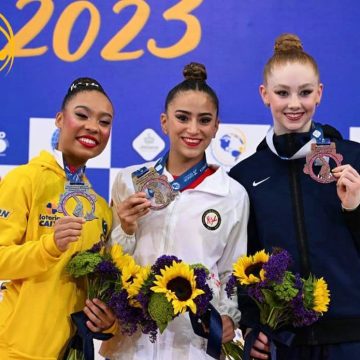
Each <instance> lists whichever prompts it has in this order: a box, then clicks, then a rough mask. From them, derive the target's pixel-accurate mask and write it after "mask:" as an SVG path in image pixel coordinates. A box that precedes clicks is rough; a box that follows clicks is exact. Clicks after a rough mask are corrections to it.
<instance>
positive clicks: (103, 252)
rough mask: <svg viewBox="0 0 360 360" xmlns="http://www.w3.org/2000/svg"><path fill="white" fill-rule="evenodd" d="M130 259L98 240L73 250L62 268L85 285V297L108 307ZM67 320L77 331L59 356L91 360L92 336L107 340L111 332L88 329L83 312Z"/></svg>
mask: <svg viewBox="0 0 360 360" xmlns="http://www.w3.org/2000/svg"><path fill="white" fill-rule="evenodd" d="M132 262H134V260H133V259H132V257H131V256H130V255H127V254H124V253H123V251H122V248H121V246H120V245H114V246H112V247H111V248H110V249H106V248H105V244H104V241H103V240H102V241H100V242H98V243H96V244H95V245H94V246H93V247H92V248H91V249H88V250H85V251H80V252H78V253H76V254H75V255H74V256H73V257H72V258H71V259H70V261H69V262H68V264H67V266H66V268H65V270H66V271H67V273H68V274H69V275H71V276H72V277H73V278H74V279H76V280H77V281H78V282H79V283H80V284H81V283H82V284H83V285H84V286H85V288H86V290H87V298H88V299H94V298H97V299H99V300H101V301H103V302H104V303H106V304H107V305H108V306H110V307H112V302H113V298H114V296H116V294H118V293H119V292H120V291H121V290H122V287H123V284H124V283H125V282H122V279H123V278H124V276H126V275H124V274H127V273H128V272H129V270H128V268H129V266H130V265H129V264H132ZM71 319H72V321H73V323H74V324H75V325H76V328H77V331H76V333H75V335H74V336H73V337H72V339H71V340H70V342H69V344H68V347H67V349H66V351H65V355H64V358H63V359H64V360H65V359H66V360H84V359H85V360H87V359H93V357H94V354H93V353H94V347H93V339H98V340H107V339H109V338H111V337H112V335H111V334H106V333H93V332H92V331H90V329H88V328H87V326H86V321H87V320H88V318H87V317H86V315H85V313H84V312H83V311H79V312H76V313H73V314H71Z"/></svg>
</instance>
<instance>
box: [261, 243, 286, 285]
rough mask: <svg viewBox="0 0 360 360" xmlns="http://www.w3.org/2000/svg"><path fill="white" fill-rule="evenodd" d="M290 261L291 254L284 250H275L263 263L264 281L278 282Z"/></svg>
mask: <svg viewBox="0 0 360 360" xmlns="http://www.w3.org/2000/svg"><path fill="white" fill-rule="evenodd" d="M290 263H291V256H290V254H289V253H288V252H287V251H286V250H281V249H277V250H275V251H274V252H273V253H272V254H271V256H270V258H269V260H268V262H267V263H265V264H264V265H263V269H264V270H265V282H271V281H274V282H277V283H280V282H281V281H282V280H283V278H284V274H285V271H286V270H287V269H288V267H289V265H290Z"/></svg>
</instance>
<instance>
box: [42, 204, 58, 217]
mask: <svg viewBox="0 0 360 360" xmlns="http://www.w3.org/2000/svg"><path fill="white" fill-rule="evenodd" d="M57 208H58V206H57V204H54V203H51V202H49V203H47V204H46V210H45V211H46V212H47V214H48V215H54V214H56V213H57Z"/></svg>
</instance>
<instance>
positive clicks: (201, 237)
mask: <svg viewBox="0 0 360 360" xmlns="http://www.w3.org/2000/svg"><path fill="white" fill-rule="evenodd" d="M153 164H154V163H147V164H146V166H148V167H149V166H152V165H153ZM142 166H143V165H142ZM140 167H141V166H140V165H138V166H131V167H128V168H126V169H123V170H122V171H120V173H119V174H118V175H117V177H116V179H115V182H114V186H113V191H112V199H113V200H114V202H115V203H116V202H119V201H121V200H124V199H125V198H127V197H128V196H129V195H130V194H132V193H133V192H134V190H133V185H132V180H131V173H132V172H133V171H135V170H137V169H139V168H140ZM164 174H165V175H167V176H168V178H169V180H170V181H171V180H172V177H171V175H170V174H169V173H168V172H167V171H166V170H165V172H164ZM209 209H214V210H216V211H218V213H219V214H220V216H221V224H220V226H219V228H217V229H216V230H208V229H207V228H206V227H205V226H204V224H203V220H202V216H203V214H204V212H205V211H206V210H209ZM114 215H115V216H114V218H115V219H114V226H115V228H114V231H113V233H112V242H114V243H120V244H121V245H123V247H124V249H125V250H126V251H128V252H130V253H131V254H133V255H134V257H135V259H136V260H137V261H138V262H139V263H140V264H142V265H146V264H153V263H154V262H155V260H156V259H157V258H158V257H159V256H161V255H164V254H167V255H175V256H177V257H178V258H180V259H182V260H184V261H186V262H187V263H202V264H204V265H205V266H207V268H208V269H209V270H210V272H211V274H212V279H211V281H210V286H211V288H212V289H213V292H214V299H213V305H214V306H215V307H216V308H217V309H218V311H219V313H220V314H221V315H229V316H230V317H231V318H232V319H233V321H234V323H235V324H238V321H239V319H240V312H239V310H238V309H237V301H236V298H233V299H231V300H230V299H228V298H227V295H226V293H225V291H224V290H225V284H226V282H227V280H228V277H229V275H230V273H231V271H232V265H233V263H234V262H235V261H236V260H237V258H238V257H239V256H241V255H243V254H245V253H246V248H247V222H248V216H249V199H248V195H247V193H246V191H245V189H244V188H243V187H242V185H240V184H239V183H237V182H236V181H234V180H233V179H231V178H230V177H229V176H228V175H227V174H226V172H225V171H224V170H223V169H222V168H218V169H217V170H216V172H215V173H214V174H212V175H211V176H208V177H207V178H206V179H205V180H203V182H202V183H201V184H199V185H198V186H197V187H196V189H188V190H185V191H183V192H182V193H180V194H179V195H178V196H177V197H176V199H175V200H174V201H173V202H172V203H171V204H170V205H169V206H168V207H166V208H165V209H162V210H160V211H151V212H150V213H149V214H147V215H145V216H144V217H143V218H142V219H141V220H140V221H139V227H138V231H137V232H136V234H135V236H128V235H126V234H125V233H124V232H123V231H122V229H121V227H120V226H119V225H118V221H117V220H116V219H117V215H116V213H115V214H114ZM205 350H206V340H205V339H203V338H201V337H199V336H197V335H195V334H194V332H193V330H192V327H191V324H190V320H189V318H188V314H187V313H186V314H183V315H180V316H178V317H177V318H176V319H174V320H173V321H172V322H171V323H170V324H169V325H168V327H167V328H166V330H165V331H164V333H163V334H162V335H160V334H158V338H157V341H156V343H155V344H152V343H151V342H150V340H149V337H148V336H147V335H141V334H137V335H134V336H132V337H128V336H126V335H121V334H118V335H117V336H116V337H115V338H113V339H111V340H110V341H108V342H106V343H103V345H102V348H101V353H102V354H103V355H106V356H107V357H108V358H110V359H111V360H113V359H127V360H130V359H134V360H144V359H154V360H155V359H157V360H160V359H167V360H171V359H174V360H175V359H176V360H180V359H181V360H186V359H210V357H209V356H207V355H206V352H205Z"/></svg>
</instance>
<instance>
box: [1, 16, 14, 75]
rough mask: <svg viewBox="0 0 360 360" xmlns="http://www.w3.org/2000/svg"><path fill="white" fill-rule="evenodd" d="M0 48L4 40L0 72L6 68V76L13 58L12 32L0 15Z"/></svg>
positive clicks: (7, 22)
mask: <svg viewBox="0 0 360 360" xmlns="http://www.w3.org/2000/svg"><path fill="white" fill-rule="evenodd" d="M0 35H1V37H0V47H1V44H2V43H3V41H4V40H5V46H3V47H2V49H1V50H0V71H2V70H4V69H5V68H6V67H8V70H7V74H8V73H9V71H10V70H11V68H12V66H13V63H14V58H15V41H14V39H15V36H14V31H13V29H12V27H11V25H10V23H9V21H8V20H7V19H6V17H5V16H4V15H2V14H1V13H0Z"/></svg>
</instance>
